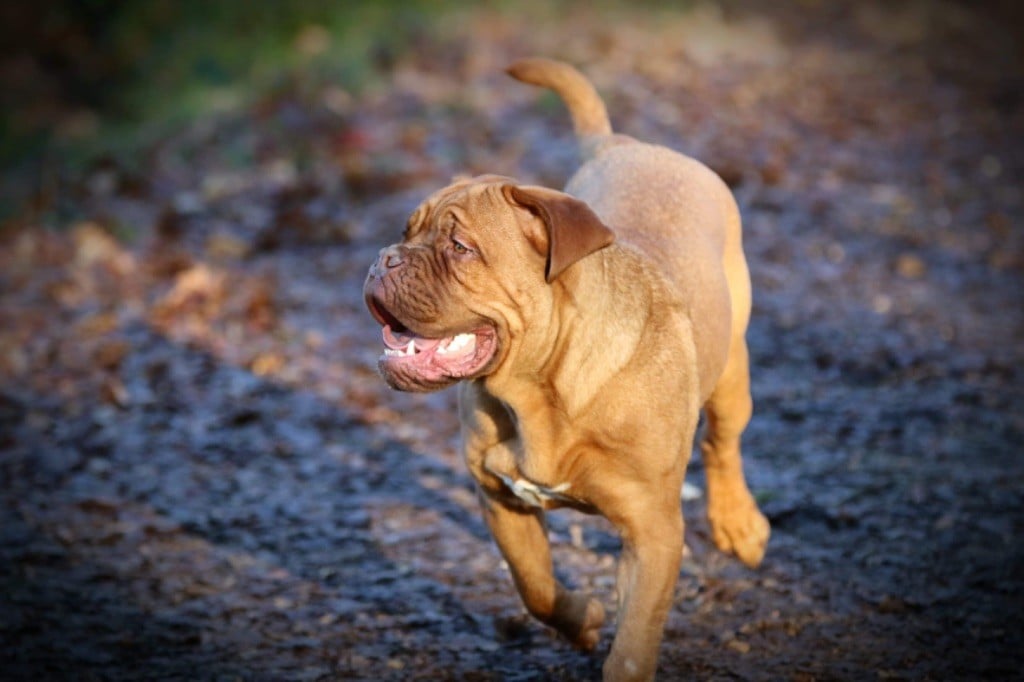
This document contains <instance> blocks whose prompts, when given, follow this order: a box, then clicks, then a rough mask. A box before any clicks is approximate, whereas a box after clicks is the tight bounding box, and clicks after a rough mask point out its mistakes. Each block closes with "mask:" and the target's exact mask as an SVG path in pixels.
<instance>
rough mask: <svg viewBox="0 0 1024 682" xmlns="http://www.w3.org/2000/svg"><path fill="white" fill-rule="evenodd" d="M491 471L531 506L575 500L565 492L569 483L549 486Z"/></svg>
mask: <svg viewBox="0 0 1024 682" xmlns="http://www.w3.org/2000/svg"><path fill="white" fill-rule="evenodd" d="M491 473H492V474H494V475H495V476H497V477H498V478H500V479H501V481H502V482H503V483H504V484H505V487H506V488H508V490H509V492H511V493H512V494H513V495H515V496H516V497H518V498H519V499H520V500H522V501H523V502H525V503H526V504H528V505H530V506H531V507H537V508H539V509H543V508H544V503H545V502H572V501H573V500H572V498H571V497H569V496H568V495H566V494H565V491H566V490H568V489H569V484H568V483H560V484H558V485H556V486H554V487H550V488H549V487H547V486H543V485H538V484H537V483H534V482H533V481H529V480H527V479H525V478H512V477H511V476H509V475H508V474H503V473H501V472H498V471H491Z"/></svg>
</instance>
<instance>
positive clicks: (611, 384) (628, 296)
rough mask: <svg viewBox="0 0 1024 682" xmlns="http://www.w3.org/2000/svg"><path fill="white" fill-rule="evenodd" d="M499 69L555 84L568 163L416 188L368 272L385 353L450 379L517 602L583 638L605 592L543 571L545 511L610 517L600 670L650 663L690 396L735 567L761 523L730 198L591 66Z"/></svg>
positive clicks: (722, 534) (593, 633) (720, 541)
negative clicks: (612, 538) (571, 165)
mask: <svg viewBox="0 0 1024 682" xmlns="http://www.w3.org/2000/svg"><path fill="white" fill-rule="evenodd" d="M508 73H509V74H510V75H511V76H512V77H514V78H516V79H518V80H520V81H523V82H525V83H530V84H533V85H538V86H542V87H546V88H549V89H552V90H554V91H555V92H556V93H557V94H558V95H559V96H560V97H561V98H562V100H563V101H564V102H565V104H566V106H567V108H568V110H569V114H570V116H571V118H572V122H573V127H574V129H575V133H576V136H577V138H578V140H579V144H580V147H581V150H582V156H583V163H582V165H581V166H580V168H579V169H578V170H577V171H576V173H575V174H574V175H573V177H572V178H571V179H570V180H569V182H568V184H567V185H566V187H565V190H564V191H557V190H553V189H548V188H545V187H540V186H531V185H524V184H520V183H518V182H516V181H514V180H512V179H509V178H505V177H501V176H497V175H486V176H480V177H475V178H468V179H461V180H457V181H455V182H453V183H452V184H451V185H449V186H448V187H445V188H444V189H441V190H440V191H438V192H436V193H435V194H433V195H432V196H430V197H429V198H427V199H426V201H424V202H423V203H422V204H421V205H420V206H419V207H418V208H417V209H416V210H415V211H414V212H413V214H412V215H411V217H410V218H409V221H408V224H407V226H406V228H405V233H404V235H403V237H402V240H401V242H399V243H397V244H394V245H391V246H388V247H386V248H384V249H382V250H381V251H380V254H379V256H378V258H377V260H376V262H375V263H374V264H373V265H372V266H371V268H370V271H369V273H368V275H367V278H366V281H365V285H364V298H365V301H366V305H367V307H368V308H369V311H370V313H371V314H372V316H373V317H374V318H375V319H376V321H377V322H378V323H379V324H380V325H381V326H382V337H383V346H384V352H383V354H382V355H381V356H380V360H379V369H380V372H381V374H382V375H383V377H384V379H385V380H386V381H387V382H388V384H389V385H390V386H391V387H393V388H395V389H398V390H401V391H434V390H438V389H441V388H444V387H446V386H450V385H452V384H459V394H458V397H459V401H458V404H459V408H458V409H459V417H460V420H461V424H462V437H463V438H462V440H463V454H464V457H465V462H466V465H467V467H468V469H469V471H470V472H471V474H472V476H473V478H474V479H475V481H476V485H477V488H478V491H479V498H480V501H481V506H482V510H483V516H484V518H485V520H486V522H487V525H488V526H489V528H490V530H491V532H492V534H493V536H494V539H495V541H496V542H497V545H498V547H499V549H500V550H501V553H502V554H503V555H504V557H505V559H506V560H507V562H508V566H509V569H510V571H511V574H512V578H513V581H514V583H515V586H516V588H517V589H518V591H519V594H520V595H521V597H522V600H523V602H524V604H525V606H526V608H527V610H528V611H529V612H530V613H531V614H532V615H533V616H534V617H536V618H537V619H539V620H540V621H542V622H543V623H545V624H547V625H548V626H550V627H552V628H554V629H555V630H557V631H558V632H559V633H561V634H562V635H563V636H565V637H566V638H567V639H568V640H569V641H570V642H572V643H573V644H574V645H575V646H577V647H579V648H582V649H584V650H591V649H593V648H594V647H595V645H596V644H597V642H598V640H599V636H600V629H601V626H602V624H603V622H604V618H605V613H604V608H603V607H602V605H601V604H600V603H599V602H598V601H597V600H595V599H593V598H591V597H589V596H587V595H586V594H583V593H581V592H577V591H570V590H568V589H566V588H565V587H564V586H563V585H562V584H560V582H559V581H558V580H557V579H556V578H555V577H554V574H553V569H552V560H551V554H550V548H549V545H548V539H547V534H546V527H545V521H544V512H545V511H546V510H550V509H556V508H562V507H569V508H574V509H577V510H580V511H583V512H587V513H597V514H602V515H604V516H605V517H606V518H607V519H609V520H610V521H611V523H612V524H614V526H615V528H616V529H617V531H618V532H619V533H620V534H621V536H622V542H623V547H622V553H621V557H620V561H619V564H618V569H617V586H616V587H617V589H616V591H617V600H618V612H617V629H616V634H615V637H614V640H613V642H612V645H611V649H610V651H609V654H608V656H607V658H606V659H605V661H604V664H603V676H604V679H606V680H646V679H653V677H654V674H655V671H656V668H657V660H658V650H659V647H660V642H661V638H662V631H663V629H664V625H665V621H666V619H667V616H668V611H669V608H670V606H671V602H672V596H673V592H674V587H675V584H676V581H677V578H678V573H679V565H680V560H681V555H682V551H683V517H682V509H681V502H680V490H681V487H682V485H683V477H684V472H685V470H686V466H687V463H688V461H689V459H690V454H691V451H692V447H693V440H694V435H695V431H696V428H697V423H698V418H699V414H700V411H701V409H702V408H703V410H704V413H705V415H706V429H705V433H704V435H703V437H702V439H701V443H700V446H701V450H702V454H703V462H704V467H705V471H706V477H707V504H708V520H709V523H710V527H711V529H712V535H713V540H714V543H715V544H716V545H717V547H718V548H719V549H721V550H722V551H725V552H729V553H732V554H735V555H736V556H737V557H738V558H739V559H740V560H741V561H743V563H745V564H747V565H748V566H750V567H755V566H757V565H758V564H759V563H760V562H761V559H762V557H763V556H764V552H765V548H766V545H767V541H768V536H769V532H770V529H769V524H768V521H767V520H766V519H765V517H764V516H763V515H762V514H761V512H760V511H759V510H758V507H757V504H756V503H755V501H754V498H753V496H752V495H751V494H750V492H749V490H748V488H747V484H746V481H745V479H744V476H743V470H742V463H741V455H740V436H741V434H742V432H743V430H744V429H745V427H746V425H747V423H748V422H749V420H750V418H751V413H752V403H751V398H750V380H749V370H748V353H747V344H746V339H745V332H746V328H747V323H748V320H749V316H750V303H751V286H750V277H749V274H748V270H747V263H746V260H745V256H744V253H743V247H742V235H741V224H740V214H739V209H738V208H737V205H736V202H735V200H734V198H733V196H732V194H731V192H730V191H729V189H728V187H727V186H726V185H725V183H724V182H723V181H722V180H721V179H720V178H719V177H718V176H717V175H715V173H714V172H712V171H711V170H710V169H708V168H707V167H706V166H704V165H702V164H701V163H700V162H698V161H696V160H694V159H692V158H689V157H687V156H684V155H682V154H679V153H677V152H674V151H672V150H669V149H667V148H665V147H661V146H656V145H651V144H646V143H643V142H640V141H637V140H635V139H633V138H631V137H628V136H625V135H621V134H616V133H613V132H612V128H611V125H610V123H609V119H608V114H607V111H606V109H605V105H604V103H603V102H602V100H601V99H600V97H599V95H598V94H597V91H596V90H595V89H594V87H593V86H592V85H591V83H590V82H589V81H588V80H587V79H586V78H585V77H584V76H583V75H582V74H581V73H580V72H578V71H577V70H576V69H575V68H573V67H571V66H569V65H568V64H565V63H562V62H557V61H553V60H548V59H543V58H529V59H524V60H521V61H518V62H516V63H514V64H513V65H512V66H511V67H509V69H508Z"/></svg>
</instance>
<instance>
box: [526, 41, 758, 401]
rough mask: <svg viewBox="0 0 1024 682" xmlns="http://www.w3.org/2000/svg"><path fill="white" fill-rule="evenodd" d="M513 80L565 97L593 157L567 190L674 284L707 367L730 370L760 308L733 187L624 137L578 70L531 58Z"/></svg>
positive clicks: (693, 164) (684, 159)
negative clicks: (734, 341) (733, 341)
mask: <svg viewBox="0 0 1024 682" xmlns="http://www.w3.org/2000/svg"><path fill="white" fill-rule="evenodd" d="M508 73H509V74H510V75H511V76H513V77H514V78H516V79H518V80H522V81H524V82H527V83H530V84H533V85H539V86H542V87H547V88H550V89H552V90H554V91H555V92H556V93H558V95H559V96H560V97H561V98H562V99H563V101H564V102H565V104H566V106H567V107H568V109H569V113H570V116H571V117H572V120H573V127H574V129H575V132H576V136H577V139H578V140H579V143H580V148H581V153H582V156H583V164H582V165H581V166H580V168H579V169H578V170H577V171H576V173H575V174H574V175H573V177H572V178H571V179H570V180H569V182H568V183H567V185H566V187H565V191H566V192H567V193H569V194H571V195H573V196H575V197H577V198H578V199H582V200H583V201H584V202H586V203H587V204H588V205H589V206H590V208H592V209H593V210H594V212H595V213H596V214H597V215H598V216H599V217H600V218H601V220H602V221H604V222H605V223H606V224H607V225H609V226H610V227H611V228H612V229H613V230H614V231H615V235H616V240H617V241H618V242H619V243H624V244H627V245H630V246H632V247H634V248H637V249H639V250H640V251H641V252H642V253H643V254H644V256H646V258H648V259H649V260H650V261H651V262H653V263H654V264H656V265H657V266H658V268H659V269H660V270H661V272H662V274H664V276H665V277H666V278H667V279H668V280H669V281H670V282H672V284H673V285H674V288H675V290H676V292H677V293H678V295H679V297H680V299H681V300H682V302H683V304H684V305H685V306H686V308H687V309H688V310H689V311H690V317H691V320H692V321H693V323H694V336H695V339H694V340H695V344H696V346H697V352H698V355H699V356H700V357H702V364H705V365H711V366H712V367H717V369H718V370H720V369H721V365H722V364H724V361H725V357H724V354H725V351H726V349H727V348H728V346H729V343H730V336H731V335H736V334H742V333H743V330H745V328H746V323H747V318H748V316H749V310H750V280H749V275H748V273H747V267H746V261H745V259H744V257H743V251H742V235H741V226H740V215H739V209H738V208H737V206H736V201H735V199H734V198H733V196H732V193H731V192H730V191H729V188H728V187H727V186H726V184H725V183H724V182H723V181H722V180H721V178H719V177H718V176H717V175H716V174H715V173H714V172H713V171H712V170H711V169H709V168H708V167H707V166H705V165H704V164H702V163H701V162H699V161H697V160H696V159H692V158H690V157H688V156H685V155H683V154H680V153H679V152H676V151H673V150H671V149H668V148H666V147H662V146H658V145H653V144H647V143H644V142H640V141H638V140H636V139H634V138H632V137H629V136H627V135H621V134H617V133H614V132H613V131H612V127H611V124H610V122H609V119H608V114H607V110H606V108H605V105H604V102H603V101H602V100H601V98H600V96H599V95H598V94H597V91H596V90H595V89H594V87H593V85H591V83H590V82H589V81H588V80H587V79H586V77H584V76H583V75H582V74H581V73H579V71H577V70H576V69H575V68H573V67H572V66H569V65H568V64H564V63H562V62H556V61H553V60H549V59H543V58H529V59H524V60H521V61H518V62H516V63H515V64H513V65H512V66H511V67H510V68H509V69H508ZM719 356H721V357H719ZM710 373H711V374H715V375H717V373H716V371H714V370H712V371H711V372H710ZM702 383H703V382H702Z"/></svg>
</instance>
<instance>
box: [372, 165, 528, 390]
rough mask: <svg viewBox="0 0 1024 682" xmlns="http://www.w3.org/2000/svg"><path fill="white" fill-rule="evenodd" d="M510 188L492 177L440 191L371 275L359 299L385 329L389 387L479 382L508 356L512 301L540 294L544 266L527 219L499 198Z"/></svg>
mask: <svg viewBox="0 0 1024 682" xmlns="http://www.w3.org/2000/svg"><path fill="white" fill-rule="evenodd" d="M508 183H509V180H507V179H505V178H497V177H494V176H490V177H487V178H477V179H475V180H473V181H462V182H457V183H455V184H453V185H450V186H449V187H446V188H445V189H442V190H440V191H439V192H437V193H436V194H434V195H433V196H431V197H430V198H429V199H427V200H426V201H425V202H423V204H421V205H420V206H419V208H417V209H416V211H414V212H413V214H412V216H411V217H410V219H409V223H408V226H407V228H406V231H405V234H404V236H403V239H402V241H401V242H400V243H398V244H394V245H392V246H389V247H386V248H384V249H382V250H381V252H380V255H379V256H378V258H377V261H376V263H374V264H373V265H372V266H371V267H370V271H369V273H368V275H367V277H366V282H365V284H364V286H363V295H364V297H365V300H366V305H367V307H368V308H369V310H370V313H371V314H372V315H373V317H374V318H375V319H376V320H377V322H379V323H380V324H381V325H382V327H383V344H384V352H383V354H382V355H381V356H380V359H379V361H378V366H379V368H380V371H381V374H383V376H384V378H385V380H387V382H388V384H390V385H391V386H392V387H393V388H396V389H399V390H403V391H433V390H437V389H441V388H444V387H445V386H449V385H451V384H453V383H455V382H457V381H460V380H462V379H470V378H475V377H479V376H483V375H486V374H488V373H489V372H491V371H493V370H494V368H495V367H496V366H497V365H498V364H500V362H501V360H502V357H503V356H504V354H505V353H506V352H507V348H504V346H506V345H507V343H508V339H509V334H508V326H509V325H508V321H509V318H510V316H512V315H514V314H515V309H516V308H517V307H518V306H517V304H516V299H517V298H518V297H519V293H520V292H521V291H522V290H523V289H524V288H529V287H542V286H543V284H544V264H545V260H544V257H543V255H542V254H540V253H538V251H537V249H536V248H533V247H531V245H530V242H529V240H528V239H527V237H526V236H525V234H524V231H523V227H522V225H523V223H524V222H530V220H531V219H532V218H531V215H530V213H529V212H528V211H526V210H524V209H523V208H521V207H518V206H514V205H513V204H511V203H510V202H509V201H508V200H507V199H506V197H505V196H504V194H503V191H502V189H503V187H506V186H507V185H508ZM533 222H536V221H535V220H533Z"/></svg>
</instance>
